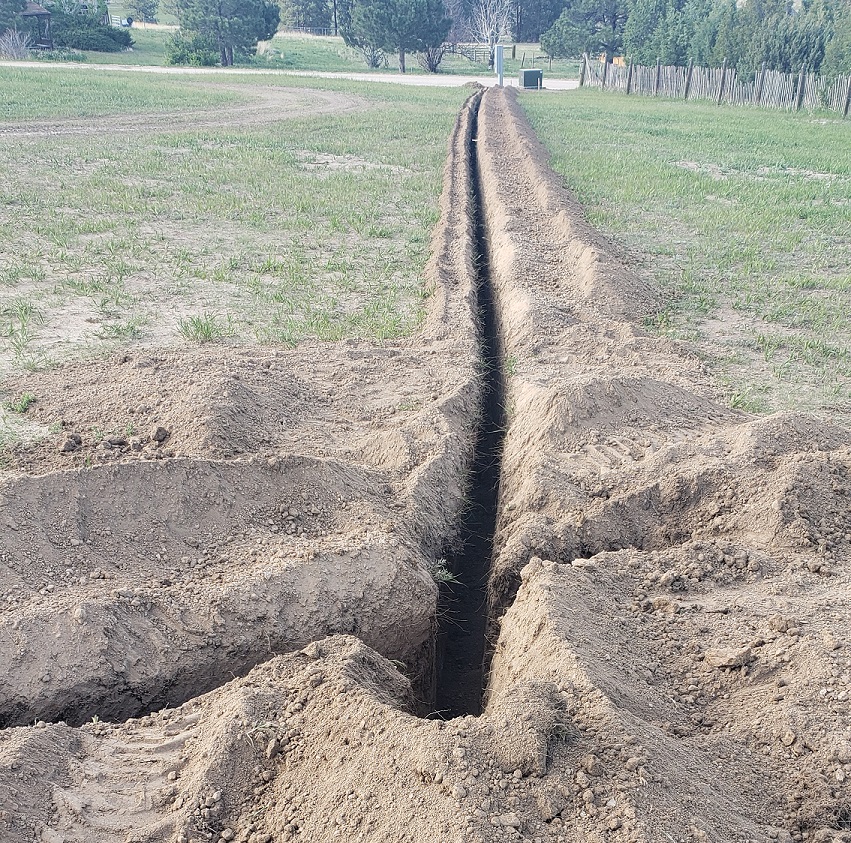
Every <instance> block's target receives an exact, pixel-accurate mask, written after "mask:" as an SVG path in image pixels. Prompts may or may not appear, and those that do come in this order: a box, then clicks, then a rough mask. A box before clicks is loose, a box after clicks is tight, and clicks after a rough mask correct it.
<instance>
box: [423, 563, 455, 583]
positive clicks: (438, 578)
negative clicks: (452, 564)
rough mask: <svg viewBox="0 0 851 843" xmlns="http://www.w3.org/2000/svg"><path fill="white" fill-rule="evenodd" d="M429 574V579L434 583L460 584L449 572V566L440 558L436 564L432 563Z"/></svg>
mask: <svg viewBox="0 0 851 843" xmlns="http://www.w3.org/2000/svg"><path fill="white" fill-rule="evenodd" d="M429 573H430V574H431V578H432V579H433V580H434V581H435V582H436V583H442V582H449V583H457V582H460V580H459V579H458V577H456V576H455V574H453V573H452V571H451V570H449V565H448V563H447V561H446V559H444V558H440V559H438V560H437V561H436V562H434V563H433V564H432V566H431V569H430V571H429Z"/></svg>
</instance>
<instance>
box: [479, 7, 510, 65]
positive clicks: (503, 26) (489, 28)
mask: <svg viewBox="0 0 851 843" xmlns="http://www.w3.org/2000/svg"><path fill="white" fill-rule="evenodd" d="M513 22H514V3H513V0H476V3H475V4H474V5H473V9H472V12H471V13H470V30H471V32H472V34H473V37H474V39H475V40H476V41H480V42H482V43H483V44H487V45H488V66H489V67H493V63H494V54H495V53H496V45H497V44H499V42H500V40H501V39H503V38H505V37H506V36H508V35H510V34H511V27H512V24H513Z"/></svg>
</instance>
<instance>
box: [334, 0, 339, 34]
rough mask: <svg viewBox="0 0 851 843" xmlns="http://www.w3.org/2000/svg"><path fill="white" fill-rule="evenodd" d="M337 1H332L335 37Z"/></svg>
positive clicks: (335, 32)
mask: <svg viewBox="0 0 851 843" xmlns="http://www.w3.org/2000/svg"><path fill="white" fill-rule="evenodd" d="M337 34H338V33H337V0H334V35H335V37H336V35H337Z"/></svg>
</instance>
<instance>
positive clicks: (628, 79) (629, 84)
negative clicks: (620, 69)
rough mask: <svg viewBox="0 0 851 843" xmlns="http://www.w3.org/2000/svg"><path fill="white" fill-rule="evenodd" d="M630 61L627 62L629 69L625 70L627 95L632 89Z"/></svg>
mask: <svg viewBox="0 0 851 843" xmlns="http://www.w3.org/2000/svg"><path fill="white" fill-rule="evenodd" d="M632 67H633V65H632V62H630V63H629V70H627V72H626V95H627V96H629V93H630V91H631V90H632Z"/></svg>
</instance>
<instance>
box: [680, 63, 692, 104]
mask: <svg viewBox="0 0 851 843" xmlns="http://www.w3.org/2000/svg"><path fill="white" fill-rule="evenodd" d="M693 72H694V59H689V63H688V70H687V71H686V90H685V93H684V94H683V99H684V100H687V99H688V89H689V88H690V87H691V74H692V73H693Z"/></svg>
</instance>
